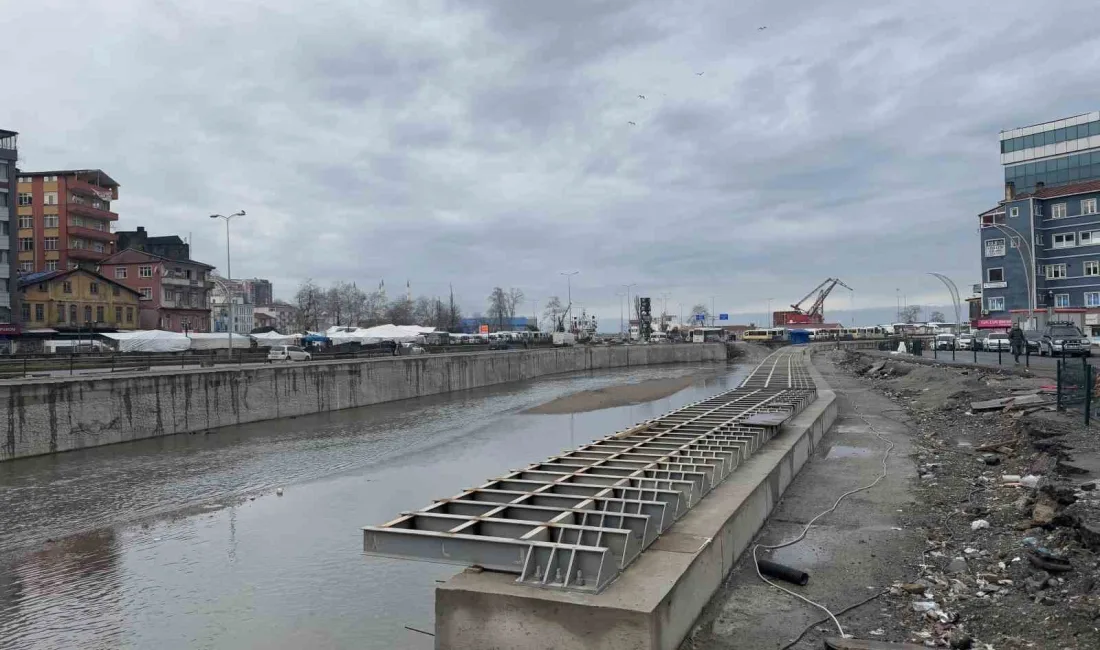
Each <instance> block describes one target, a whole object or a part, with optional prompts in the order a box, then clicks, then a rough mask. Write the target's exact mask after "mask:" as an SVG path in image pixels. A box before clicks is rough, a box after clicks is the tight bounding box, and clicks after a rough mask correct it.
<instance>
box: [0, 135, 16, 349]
mask: <svg viewBox="0 0 1100 650" xmlns="http://www.w3.org/2000/svg"><path fill="white" fill-rule="evenodd" d="M18 159H19V134H18V133H16V132H15V131H5V130H4V129H0V338H2V339H4V340H2V341H0V349H4V350H7V349H10V341H8V340H6V338H4V337H7V336H12V335H15V334H18V333H19V326H18V324H17V321H18V318H17V314H18V313H19V305H18V294H19V292H18V291H17V290H16V289H17V286H16V279H15V278H16V272H15V256H14V255H13V251H14V250H15V244H16V240H15V228H14V224H15V219H16V217H15V208H16V205H15V204H16V203H17V202H18V198H17V195H16V193H15V187H16V183H15V179H16V177H17V176H16V173H17V172H16V169H15V165H16V162H17V161H18Z"/></svg>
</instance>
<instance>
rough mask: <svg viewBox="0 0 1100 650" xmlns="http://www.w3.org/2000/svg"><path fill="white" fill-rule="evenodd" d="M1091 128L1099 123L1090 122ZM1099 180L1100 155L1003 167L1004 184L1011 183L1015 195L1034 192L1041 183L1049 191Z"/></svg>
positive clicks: (1090, 154)
mask: <svg viewBox="0 0 1100 650" xmlns="http://www.w3.org/2000/svg"><path fill="white" fill-rule="evenodd" d="M1093 124H1100V122H1093ZM1027 137H1031V136H1027ZM1098 178H1100V151H1094V152H1092V153H1079V154H1073V155H1070V156H1063V157H1061V158H1050V159H1047V160H1036V161H1035V162H1029V163H1020V164H1019V165H1012V166H1009V167H1005V182H1006V183H1013V184H1014V185H1015V187H1016V192H1017V193H1018V194H1019V193H1023V192H1032V191H1034V190H1035V183H1036V182H1042V183H1043V184H1044V185H1046V186H1047V187H1051V186H1054V185H1064V184H1065V183H1073V182H1076V181H1088V180H1094V179H1098Z"/></svg>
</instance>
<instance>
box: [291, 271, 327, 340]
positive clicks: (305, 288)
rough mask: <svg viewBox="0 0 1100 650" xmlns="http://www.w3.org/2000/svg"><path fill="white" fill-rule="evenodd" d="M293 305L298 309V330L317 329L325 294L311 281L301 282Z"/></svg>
mask: <svg viewBox="0 0 1100 650" xmlns="http://www.w3.org/2000/svg"><path fill="white" fill-rule="evenodd" d="M294 303H295V306H296V307H297V308H298V329H301V330H308V329H317V323H318V321H319V320H320V317H321V311H322V310H323V309H324V303H325V292H324V290H322V289H321V287H320V286H318V285H317V283H316V282H314V281H313V280H312V279H308V278H307V279H306V280H303V281H302V284H300V285H298V291H297V292H296V293H295V294H294Z"/></svg>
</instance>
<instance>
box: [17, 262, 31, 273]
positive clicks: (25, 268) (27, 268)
mask: <svg viewBox="0 0 1100 650" xmlns="http://www.w3.org/2000/svg"><path fill="white" fill-rule="evenodd" d="M19 270H20V271H22V272H24V273H31V272H33V271H34V262H20V263H19Z"/></svg>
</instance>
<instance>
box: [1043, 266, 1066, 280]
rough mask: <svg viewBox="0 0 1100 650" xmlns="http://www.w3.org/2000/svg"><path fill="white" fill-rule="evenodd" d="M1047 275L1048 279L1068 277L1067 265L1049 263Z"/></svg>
mask: <svg viewBox="0 0 1100 650" xmlns="http://www.w3.org/2000/svg"><path fill="white" fill-rule="evenodd" d="M1046 276H1047V279H1048V280H1060V279H1062V278H1064V277H1066V265H1065V264H1047V272H1046Z"/></svg>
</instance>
